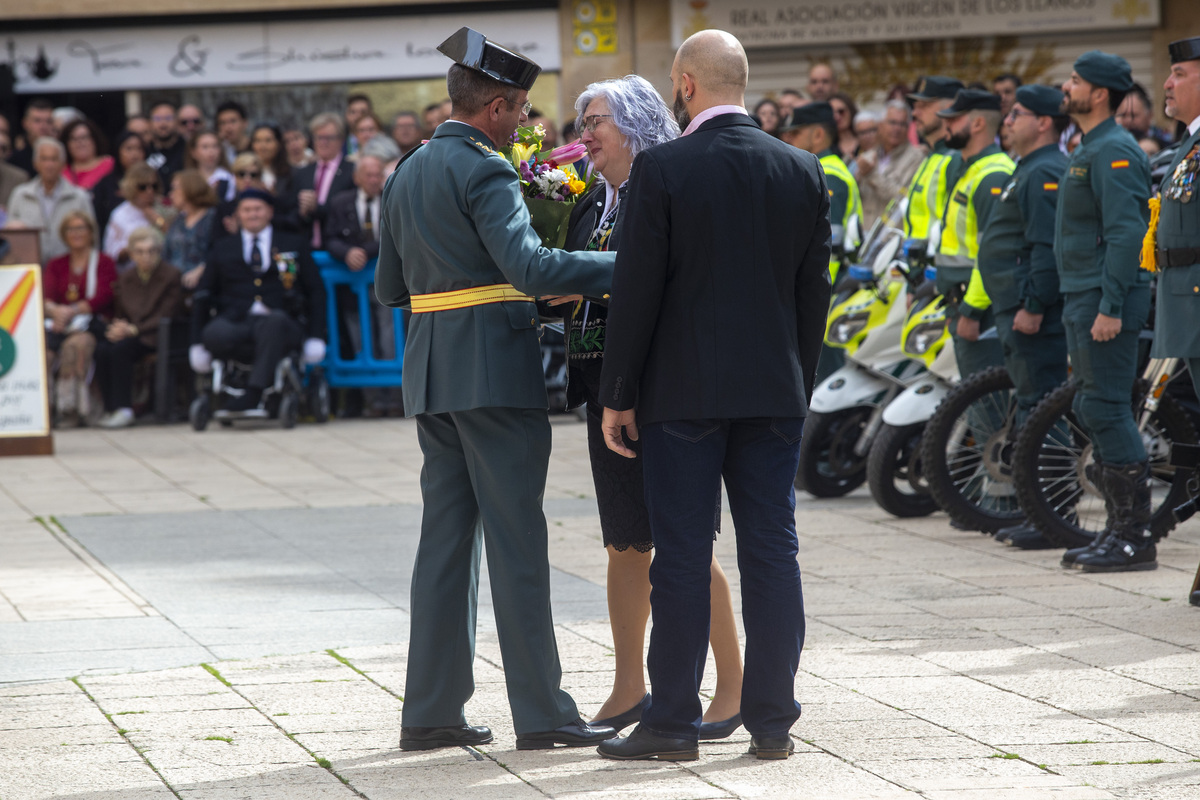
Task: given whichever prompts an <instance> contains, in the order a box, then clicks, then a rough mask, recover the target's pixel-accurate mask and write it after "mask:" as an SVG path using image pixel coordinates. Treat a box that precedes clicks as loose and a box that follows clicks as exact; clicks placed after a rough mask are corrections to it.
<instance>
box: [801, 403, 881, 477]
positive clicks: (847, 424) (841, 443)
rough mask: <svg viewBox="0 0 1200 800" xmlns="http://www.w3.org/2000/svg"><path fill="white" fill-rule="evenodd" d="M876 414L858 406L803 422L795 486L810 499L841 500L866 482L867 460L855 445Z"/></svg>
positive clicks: (813, 417) (809, 418)
mask: <svg viewBox="0 0 1200 800" xmlns="http://www.w3.org/2000/svg"><path fill="white" fill-rule="evenodd" d="M874 411H875V408H874V407H873V406H858V407H856V408H847V409H844V410H841V411H834V412H831V413H828V414H822V413H821V412H819V411H814V412H812V413H810V414H809V415H808V418H807V419H805V420H804V437H803V438H802V439H801V440H800V469H799V470H798V471H797V472H796V481H795V485H796V488H797V489H802V490H804V491H806V492H808V493H809V494H811V495H812V496H813V497H841V496H842V495H845V494H849V493H850V492H852V491H854V490H855V489H857V488H858V487H859V486H862V484H863V481H865V480H866V479H867V459H866V458H863V457H860V456H859V455H858V454H857V453H855V452H854V445H855V443H857V442H858V438H859V437H860V436H861V435H862V432H863V430H864V429H865V428H866V427H867V421H868V420H870V419H871V414H872V413H873V412H874Z"/></svg>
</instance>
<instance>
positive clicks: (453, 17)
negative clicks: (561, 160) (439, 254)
mask: <svg viewBox="0 0 1200 800" xmlns="http://www.w3.org/2000/svg"><path fill="white" fill-rule="evenodd" d="M463 25H470V26H471V27H472V28H475V29H476V30H479V31H482V32H484V33H486V34H487V36H488V38H490V39H492V40H493V41H496V42H499V43H501V44H503V45H504V46H505V47H509V48H511V49H515V50H517V51H518V52H520V53H522V54H524V55H527V56H529V57H530V58H531V59H533V60H534V61H536V62H537V63H538V64H540V65H541V67H542V69H543V70H546V71H553V70H557V69H559V68H560V67H561V55H560V51H559V28H558V12H557V11H555V10H554V9H544V10H533V11H520V12H515V11H514V12H485V13H478V14H431V15H421V16H396V17H372V18H360V19H345V20H324V19H323V20H307V21H287V22H283V21H280V22H258V23H242V24H228V25H188V26H183V25H162V26H153V27H123V28H93V29H89V30H82V29H77V30H70V29H65V30H64V29H59V30H53V31H44V32H31V33H30V32H22V33H15V34H11V35H4V34H0V59H3V60H5V61H8V62H10V63H13V64H15V71H16V76H17V92H19V93H21V94H37V93H42V92H47V93H49V92H67V91H101V90H120V89H161V88H171V89H176V88H186V87H197V86H232V85H269V84H283V83H332V82H338V81H347V82H349V81H371V80H403V79H407V78H433V77H437V76H440V75H445V74H446V68H447V67H448V66H449V65H450V62H449V61H448V60H447V59H446V57H445V56H443V55H442V54H441V53H439V52H438V51H437V46H438V45H439V44H440V43H441V42H442V41H443V40H445V38H446V37H447V36H449V35H450V34H451V33H453V32H454V31H456V30H458V29H459V28H460V27H462V26H463Z"/></svg>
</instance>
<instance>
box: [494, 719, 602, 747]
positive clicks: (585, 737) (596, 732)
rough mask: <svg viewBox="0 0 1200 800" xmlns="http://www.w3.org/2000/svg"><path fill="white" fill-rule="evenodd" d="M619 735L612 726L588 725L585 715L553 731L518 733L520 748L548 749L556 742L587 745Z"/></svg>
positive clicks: (579, 745)
mask: <svg viewBox="0 0 1200 800" xmlns="http://www.w3.org/2000/svg"><path fill="white" fill-rule="evenodd" d="M616 735H617V732H616V731H615V730H613V729H612V728H610V727H608V726H605V727H602V728H601V727H596V726H594V725H588V724H587V723H586V722H584V721H583V717H580V718H579V719H577V720H575V721H574V722H570V723H568V724H566V725H563V726H562V727H561V728H555V729H554V730H552V731H539V732H537V733H520V734H517V749H518V750H548V749H549V748H551V747H554V745H556V744H561V745H566V746H567V747H586V746H587V745H589V744H599V743H600V742H603V741H604V740H605V739H611V738H613V737H614V736H616Z"/></svg>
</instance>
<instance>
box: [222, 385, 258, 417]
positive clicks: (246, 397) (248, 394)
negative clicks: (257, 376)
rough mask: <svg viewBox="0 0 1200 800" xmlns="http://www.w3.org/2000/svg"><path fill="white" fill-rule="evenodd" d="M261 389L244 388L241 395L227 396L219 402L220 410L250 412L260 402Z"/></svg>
mask: <svg viewBox="0 0 1200 800" xmlns="http://www.w3.org/2000/svg"><path fill="white" fill-rule="evenodd" d="M262 391H263V390H262V389H258V388H255V387H253V386H249V387H246V389H245V390H243V392H242V394H241V395H227V396H226V397H225V398H223V399H222V401H221V408H222V409H223V410H225V411H250V410H252V409H255V408H258V404H259V403H260V402H262Z"/></svg>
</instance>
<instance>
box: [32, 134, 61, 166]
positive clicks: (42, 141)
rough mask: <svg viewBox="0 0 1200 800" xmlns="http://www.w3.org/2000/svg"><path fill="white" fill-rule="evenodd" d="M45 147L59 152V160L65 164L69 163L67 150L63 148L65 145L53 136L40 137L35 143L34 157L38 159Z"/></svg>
mask: <svg viewBox="0 0 1200 800" xmlns="http://www.w3.org/2000/svg"><path fill="white" fill-rule="evenodd" d="M43 147H53V148H54V149H55V150H56V151H57V152H58V158H59V160H60V161H62V162H63V163H64V164H65V163H67V148H65V147H63V143H62V142H60V141H59V140H58V139H55V138H54V137H53V136H39V137H38V138H37V141H35V142H34V143H33V155H34V157H35V158H36V157H37V154H38V153H39V152H41V150H42V148H43Z"/></svg>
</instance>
